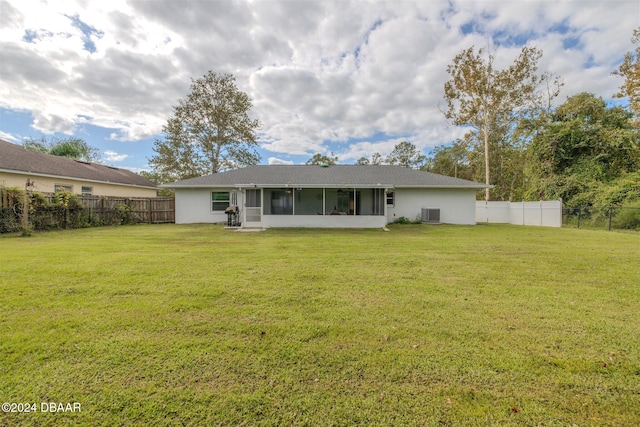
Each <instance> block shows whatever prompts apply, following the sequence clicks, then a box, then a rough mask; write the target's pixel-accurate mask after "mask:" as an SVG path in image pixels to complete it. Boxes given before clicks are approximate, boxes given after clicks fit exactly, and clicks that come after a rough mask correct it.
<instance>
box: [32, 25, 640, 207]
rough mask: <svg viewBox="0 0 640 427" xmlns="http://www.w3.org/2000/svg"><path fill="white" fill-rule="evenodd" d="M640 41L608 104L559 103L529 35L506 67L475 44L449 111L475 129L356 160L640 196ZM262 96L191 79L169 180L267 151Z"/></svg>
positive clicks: (157, 148)
mask: <svg viewBox="0 0 640 427" xmlns="http://www.w3.org/2000/svg"><path fill="white" fill-rule="evenodd" d="M632 42H633V44H634V46H635V49H634V50H633V51H631V52H628V53H627V54H626V55H625V57H624V60H623V62H622V64H621V65H620V66H619V68H618V69H616V70H614V71H613V72H612V74H613V75H615V76H618V77H621V78H622V79H623V83H622V85H621V86H620V91H619V92H618V93H616V94H614V96H615V97H619V98H627V99H628V101H629V102H628V106H626V107H625V106H621V105H614V106H610V105H607V104H606V102H605V101H604V100H603V99H602V98H601V97H598V96H596V95H594V94H591V93H579V94H576V95H573V96H571V97H569V98H567V100H566V101H565V102H564V103H562V104H560V105H559V106H557V107H554V106H553V105H554V100H555V99H556V98H557V97H558V96H559V94H560V93H561V89H562V87H563V83H562V79H561V77H560V76H557V75H554V74H552V73H549V72H540V71H539V69H538V62H539V60H540V58H541V57H542V51H541V50H540V49H538V48H536V47H532V46H525V47H523V48H522V50H521V52H520V54H519V55H518V56H517V57H516V58H515V60H514V61H513V63H512V64H510V65H509V66H507V67H506V68H502V69H501V68H498V67H497V66H496V54H495V52H492V51H491V50H490V49H486V48H485V49H482V48H481V49H476V48H475V47H470V48H468V49H465V50H463V51H462V52H460V53H459V54H457V55H456V56H455V57H454V58H453V61H452V63H451V64H450V65H449V66H448V67H447V72H448V74H449V76H450V79H449V80H448V81H447V82H446V83H445V84H444V88H443V89H444V100H445V101H446V108H445V109H444V110H443V114H444V116H445V117H446V118H447V119H448V120H449V122H450V123H451V124H452V125H453V126H460V127H463V128H464V129H465V130H466V133H465V135H464V137H463V138H460V139H458V140H456V141H453V142H450V143H448V144H444V145H440V146H437V147H436V148H435V149H434V150H433V151H432V152H431V153H430V155H425V154H423V153H422V152H420V150H418V149H417V148H416V147H415V145H413V144H411V143H410V142H408V141H403V142H401V143H399V144H397V145H396V146H395V147H394V150H393V151H392V152H391V153H390V154H389V155H388V156H386V157H383V156H382V155H381V154H380V153H374V154H373V155H372V156H371V157H370V158H366V157H362V158H360V159H358V160H357V162H356V164H360V165H367V164H372V165H376V164H392V165H401V166H404V167H409V168H415V169H422V170H426V171H430V172H434V173H439V174H443V175H450V176H454V177H458V178H463V179H468V180H474V181H479V182H485V183H486V184H488V185H490V186H491V188H487V190H486V191H485V194H484V198H485V199H486V200H490V199H493V200H539V199H557V198H562V200H563V201H564V203H565V205H567V206H588V205H624V204H629V203H640V133H639V132H640V27H639V28H637V29H635V30H634V32H633V37H632ZM251 107H252V102H251V100H250V98H249V97H248V95H247V94H246V93H244V92H242V91H241V90H239V89H238V87H237V86H236V83H235V77H234V76H233V75H231V74H218V73H216V72H213V71H209V72H208V73H207V74H206V75H204V76H203V77H201V78H199V79H192V82H191V87H190V92H189V93H188V95H187V96H186V97H185V98H184V99H181V100H179V101H178V104H177V105H176V106H174V107H173V114H172V115H171V116H170V117H169V119H168V120H167V122H166V124H165V125H164V127H163V129H162V131H163V136H164V137H163V138H161V139H156V140H155V142H154V146H153V151H154V152H155V155H154V156H153V157H152V158H151V159H149V164H150V166H151V167H152V171H150V172H145V173H144V176H145V177H146V178H148V179H151V180H153V181H155V182H158V183H166V182H173V181H177V180H182V179H187V178H192V177H197V176H202V175H207V174H212V173H217V172H221V171H224V170H228V169H234V168H238V167H242V166H248V165H255V164H258V163H259V162H260V160H261V159H260V155H259V154H258V152H257V147H258V142H257V137H256V133H257V131H258V129H259V127H260V122H259V121H258V120H256V119H253V118H251V116H250V109H251ZM25 146H27V147H28V148H31V149H36V150H39V151H44V152H50V153H51V154H56V153H61V154H59V155H67V156H71V157H74V156H75V157H76V158H84V159H95V158H96V151H95V150H94V149H92V148H91V147H89V146H87V144H86V143H84V141H82V140H78V139H77V138H70V139H69V140H64V141H55V142H54V143H47V141H46V140H42V141H33V140H31V141H28V142H27V143H26V144H25ZM337 162H338V156H336V155H335V154H334V153H330V154H329V155H326V154H322V153H316V154H314V155H313V156H312V157H311V158H310V159H309V161H307V164H320V163H327V164H336V163H337ZM639 206H640V205H639Z"/></svg>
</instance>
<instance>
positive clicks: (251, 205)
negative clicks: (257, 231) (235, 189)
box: [243, 189, 262, 228]
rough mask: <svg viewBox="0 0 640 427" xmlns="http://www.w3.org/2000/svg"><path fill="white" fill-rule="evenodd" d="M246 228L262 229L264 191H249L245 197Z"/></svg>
mask: <svg viewBox="0 0 640 427" xmlns="http://www.w3.org/2000/svg"><path fill="white" fill-rule="evenodd" d="M243 226H244V227H248V228H262V190H259V189H258V190H247V191H246V193H245V196H244V224H243Z"/></svg>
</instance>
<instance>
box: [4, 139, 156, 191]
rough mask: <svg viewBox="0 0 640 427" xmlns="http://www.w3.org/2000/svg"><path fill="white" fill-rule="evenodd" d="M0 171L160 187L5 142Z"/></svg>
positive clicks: (112, 169)
mask: <svg viewBox="0 0 640 427" xmlns="http://www.w3.org/2000/svg"><path fill="white" fill-rule="evenodd" d="M0 172H11V173H19V174H25V175H26V174H28V175H39V176H47V177H58V178H69V179H79V180H83V181H91V182H106V183H113V184H120V185H130V186H136V187H147V188H156V185H155V184H154V183H152V182H151V181H149V180H147V179H145V178H143V177H141V176H140V175H138V174H135V173H133V172H131V171H130V170H127V169H120V168H115V167H111V166H105V165H100V164H96V163H88V162H81V161H79V160H74V159H69V158H67V157H59V156H53V155H51V154H45V153H40V152H37V151H33V150H27V149H26V148H24V147H22V146H20V145H16V144H12V143H10V142H7V141H3V140H1V139H0Z"/></svg>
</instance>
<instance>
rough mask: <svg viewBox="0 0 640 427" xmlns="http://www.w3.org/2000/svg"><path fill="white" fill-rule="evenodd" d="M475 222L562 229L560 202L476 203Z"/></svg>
mask: <svg viewBox="0 0 640 427" xmlns="http://www.w3.org/2000/svg"><path fill="white" fill-rule="evenodd" d="M476 222H477V223H482V222H488V223H505V224H516V225H541V226H545V227H562V200H550V201H541V202H485V201H476Z"/></svg>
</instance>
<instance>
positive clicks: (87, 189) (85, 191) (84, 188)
mask: <svg viewBox="0 0 640 427" xmlns="http://www.w3.org/2000/svg"><path fill="white" fill-rule="evenodd" d="M92 194H93V187H90V186H87V185H83V186H82V195H83V196H90V195H92Z"/></svg>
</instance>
